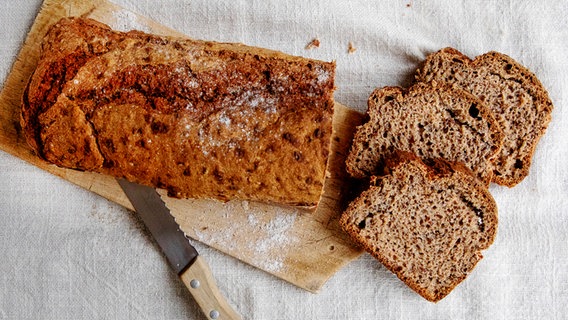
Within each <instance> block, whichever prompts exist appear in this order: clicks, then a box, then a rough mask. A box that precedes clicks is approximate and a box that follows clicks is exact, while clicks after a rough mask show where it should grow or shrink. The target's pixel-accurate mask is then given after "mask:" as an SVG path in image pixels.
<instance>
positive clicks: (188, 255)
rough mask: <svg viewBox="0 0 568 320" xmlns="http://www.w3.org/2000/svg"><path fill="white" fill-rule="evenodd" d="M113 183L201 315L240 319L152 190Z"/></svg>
mask: <svg viewBox="0 0 568 320" xmlns="http://www.w3.org/2000/svg"><path fill="white" fill-rule="evenodd" d="M117 181H118V184H119V185H120V187H121V188H122V190H123V191H124V193H125V194H126V196H127V197H128V199H129V200H130V202H131V203H132V206H133V207H134V209H135V210H136V212H137V213H138V215H139V216H140V218H141V219H142V221H143V222H144V224H145V225H146V227H147V228H148V230H149V231H150V233H151V234H152V236H153V237H154V239H155V240H156V242H157V243H158V246H159V247H160V249H161V250H162V251H163V253H164V255H165V256H166V258H167V259H168V262H169V263H170V265H171V266H172V268H173V269H174V271H175V272H176V273H177V275H178V276H179V277H180V278H181V280H182V281H183V283H184V284H185V286H186V287H187V288H188V289H189V292H190V293H191V294H192V295H193V297H194V299H195V300H196V302H197V304H198V305H199V307H200V308H201V310H202V311H203V313H204V314H205V316H206V317H207V318H208V319H241V317H240V315H239V314H238V313H237V312H236V311H235V310H234V309H233V308H232V307H231V306H230V305H229V303H228V302H227V301H226V300H225V298H224V297H223V295H222V294H221V292H220V291H219V288H218V287H217V284H216V283H215V280H214V278H213V275H212V273H211V269H210V268H209V266H208V265H207V263H206V262H205V260H204V259H202V258H201V256H199V254H198V253H197V250H195V248H194V247H193V246H192V245H191V244H190V243H189V239H188V238H187V237H186V236H185V234H184V233H183V231H181V230H180V228H179V225H178V224H177V223H176V222H175V220H174V218H173V216H172V215H171V214H170V210H169V209H168V208H167V207H166V204H165V203H164V201H163V200H162V198H161V197H160V195H159V194H158V193H157V192H156V190H155V189H154V188H152V187H148V186H144V185H140V184H137V183H133V182H130V181H128V180H125V179H117Z"/></svg>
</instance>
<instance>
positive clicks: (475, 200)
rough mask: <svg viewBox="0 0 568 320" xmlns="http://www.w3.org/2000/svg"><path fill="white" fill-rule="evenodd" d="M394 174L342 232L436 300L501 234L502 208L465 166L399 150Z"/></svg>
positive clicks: (355, 210)
mask: <svg viewBox="0 0 568 320" xmlns="http://www.w3.org/2000/svg"><path fill="white" fill-rule="evenodd" d="M385 173H386V175H384V176H380V177H377V176H373V177H372V181H371V186H370V187H369V188H368V189H367V190H365V191H364V192H363V193H362V194H361V195H360V196H359V197H358V198H357V199H355V200H354V201H353V202H351V203H350V204H349V206H348V208H347V209H346V211H345V212H344V213H343V215H342V216H341V219H340V224H341V226H342V228H343V229H344V230H345V231H346V232H347V233H348V234H349V235H350V236H351V237H352V238H353V240H354V241H355V242H356V243H358V244H359V245H361V246H362V247H363V248H364V249H365V250H366V251H367V252H369V253H370V254H371V255H373V256H374V257H375V258H377V259H378V260H379V261H380V262H381V263H382V264H383V265H384V266H385V267H386V268H387V269H389V270H390V271H392V272H393V273H395V274H396V275H397V276H398V277H399V278H400V279H401V280H402V281H404V282H405V283H406V284H407V285H408V286H409V287H410V288H412V289H413V290H414V291H416V292H417V293H418V294H420V295H421V296H423V297H424V298H426V299H427V300H429V301H433V302H437V301H439V300H441V299H442V298H444V297H445V296H446V295H447V294H449V293H450V292H451V291H452V290H453V289H454V288H455V287H456V286H457V285H458V284H459V283H460V282H462V281H463V280H464V279H465V278H466V277H467V275H468V274H469V273H470V272H471V271H472V270H473V269H474V267H475V265H476V264H477V263H478V262H479V260H481V258H482V257H483V256H482V254H481V250H484V249H487V248H488V247H489V246H490V245H491V244H492V243H493V241H494V239H495V236H496V232H497V223H498V221H497V220H498V218H497V205H496V204H495V201H494V199H493V197H492V196H491V194H490V193H489V191H488V190H487V188H486V187H485V186H484V185H483V184H481V183H480V182H479V180H478V179H476V178H474V177H473V175H472V174H471V172H470V171H469V170H468V169H467V168H465V167H464V166H462V165H461V164H459V163H450V162H447V161H445V160H442V159H434V160H430V162H429V165H426V164H425V163H423V162H422V161H421V160H420V159H419V158H418V157H416V156H415V155H413V154H411V153H406V152H399V151H395V153H394V154H393V157H391V158H389V159H388V161H386V171H385Z"/></svg>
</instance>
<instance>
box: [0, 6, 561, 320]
mask: <svg viewBox="0 0 568 320" xmlns="http://www.w3.org/2000/svg"><path fill="white" fill-rule="evenodd" d="M114 2H115V3H116V4H119V5H121V6H123V7H125V8H128V9H130V10H133V11H135V12H138V13H140V14H142V15H145V16H148V17H150V18H152V19H154V20H156V21H158V22H160V23H162V24H165V25H167V26H170V27H172V28H174V29H176V30H178V31H181V32H183V33H185V34H187V35H189V36H190V37H193V38H198V39H205V40H215V41H223V42H242V43H245V44H248V45H254V46H260V47H266V48H270V49H275V50H280V51H283V52H286V53H289V54H293V55H302V56H306V57H312V58H317V59H322V60H327V61H331V60H335V61H336V62H337V77H336V84H337V91H336V95H335V97H336V100H337V101H339V102H341V103H343V104H345V105H348V106H350V107H352V108H354V109H357V110H360V111H364V110H365V109H366V99H367V97H368V96H369V94H370V93H371V91H372V90H373V89H374V88H375V87H380V86H386V85H401V86H406V85H408V84H409V83H410V82H411V80H412V77H413V72H414V71H415V69H416V68H417V67H418V64H419V63H420V61H422V60H423V59H424V58H425V56H426V55H427V54H429V53H431V52H434V51H436V50H438V49H440V48H443V47H446V46H452V47H455V48H456V49H458V50H460V51H462V52H463V53H465V54H466V55H469V56H471V57H474V56H476V55H479V54H483V53H485V52H487V51H491V50H496V51H500V52H503V53H505V54H508V55H510V56H511V57H513V58H514V59H516V60H517V61H519V62H521V63H522V64H524V65H525V66H527V67H528V68H529V69H531V70H532V71H533V72H534V73H535V74H536V75H537V76H538V77H539V79H540V80H541V81H542V83H543V84H544V85H545V87H546V88H547V89H548V92H549V94H550V97H551V99H552V101H553V103H554V106H555V108H554V111H553V113H552V117H553V120H552V122H551V124H550V126H549V128H548V131H547V133H546V135H545V136H544V138H543V139H542V140H541V142H540V143H539V145H538V147H537V150H536V154H535V157H534V162H533V165H532V167H531V171H530V175H529V176H528V177H527V178H526V179H525V180H524V181H523V182H522V183H521V184H519V185H518V186H516V187H515V188H512V189H509V188H506V187H500V186H496V185H492V186H491V187H490V191H491V192H492V194H493V196H494V197H495V199H496V202H497V204H498V208H499V229H498V235H497V238H496V241H495V243H494V244H493V246H492V247H490V248H489V249H488V250H486V251H485V252H484V256H485V258H484V259H483V260H481V262H480V263H479V264H478V266H477V267H476V268H475V270H474V271H473V273H472V274H471V275H470V276H469V277H468V278H467V279H466V280H465V281H464V282H463V283H461V284H460V285H459V286H458V287H457V288H456V289H455V290H454V291H453V292H452V293H451V294H450V295H449V296H447V297H446V298H445V299H443V300H442V301H440V302H439V303H437V304H433V303H430V302H427V301H426V300H424V299H423V298H421V297H420V296H418V295H417V294H415V293H414V292H413V291H411V290H410V289H408V288H407V287H406V286H405V285H404V284H403V283H402V282H401V281H399V280H398V279H397V278H396V277H395V276H394V275H393V274H392V273H390V272H389V271H388V270H386V269H385V268H384V267H383V266H382V265H381V264H380V263H379V262H378V261H376V260H375V259H373V258H371V257H370V256H369V255H367V254H364V255H363V256H362V257H361V258H359V259H358V260H356V261H354V262H353V263H351V264H349V265H348V266H346V267H345V268H344V269H342V270H341V271H340V272H338V273H337V274H336V275H335V276H334V277H332V278H331V279H330V280H329V282H328V283H326V285H325V286H324V287H323V288H322V290H321V292H319V293H318V294H312V293H309V292H307V291H304V290H302V289H299V288H297V287H295V286H293V285H291V284H289V283H286V282H284V281H282V280H280V279H277V278H275V277H273V276H270V275H268V274H266V273H265V272H262V271H260V270H258V269H255V268H252V267H250V266H248V265H246V264H244V263H242V262H240V261H238V260H236V259H234V258H231V257H229V256H226V255H224V254H222V253H219V252H217V251H215V250H213V249H210V248H208V247H207V246H205V245H202V244H199V243H196V247H197V249H198V250H199V251H200V253H201V254H202V256H204V257H205V258H206V260H207V261H208V262H209V263H210V265H211V267H212V270H213V273H214V275H215V277H216V279H217V282H218V284H219V287H220V289H221V291H223V292H224V294H225V295H226V296H227V297H228V299H229V301H230V303H231V304H232V305H234V306H235V308H236V309H237V310H238V311H239V312H240V313H241V314H242V315H243V316H244V318H245V319H564V318H566V317H567V316H566V315H567V314H568V236H567V235H568V217H567V213H568V212H567V211H568V210H567V208H568V129H567V128H568V102H567V101H566V100H565V97H566V94H567V93H568V80H567V74H568V54H567V52H568V19H567V18H566V17H567V16H568V2H566V1H563V0H558V1H552V0H550V1H530V0H529V1H524V0H523V1H496V0H485V1H465V0H464V1H455V0H447V1H443V0H432V1H419V0H405V1H394V0H389V1H339V0H325V1H323V0H322V1H305V0H293V1H276V0H267V1H239V0H231V1H208V0H193V1H182V0H166V1H149V0H142V1H134V0H115V1H114ZM40 5H41V1H40V0H33V1H32V0H30V1H8V0H2V1H1V2H0V83H3V82H4V81H5V79H6V77H7V75H8V73H9V71H10V68H11V66H12V64H13V62H14V60H15V57H16V55H17V53H18V51H19V49H20V47H21V45H22V43H23V41H24V39H25V36H26V33H27V31H28V30H29V28H30V26H31V24H32V22H33V20H34V18H35V16H36V14H37V12H38V10H39V7H40ZM127 27H131V26H125V28H127ZM316 38H317V39H319V41H320V45H319V47H317V48H312V49H306V45H307V44H308V43H309V42H310V41H311V40H312V39H316ZM349 43H351V44H352V48H353V49H355V51H354V52H351V53H350V52H349V50H348V49H349ZM39 318H43V319H74V320H80V319H202V315H201V314H200V312H199V309H198V307H197V305H196V303H195V302H193V300H192V299H191V297H190V295H189V294H188V292H187V290H186V289H185V287H184V286H183V285H182V283H181V282H180V281H179V279H178V278H177V277H176V276H175V275H174V274H173V273H172V272H171V270H170V269H169V267H168V265H167V263H166V260H165V258H164V257H163V255H162V254H161V253H160V251H159V248H158V247H157V246H156V245H155V243H154V242H153V240H152V239H151V238H150V237H149V235H148V233H147V230H146V229H145V228H144V227H143V225H142V224H141V223H140V221H139V220H138V218H137V216H136V215H135V214H134V213H132V212H129V211H127V210H125V209H123V208H122V207H120V206H118V205H115V204H113V203H110V202H109V201H107V200H105V199H103V198H101V197H99V196H96V195H94V194H92V193H90V192H88V191H86V190H83V189H81V188H79V187H76V186H74V185H72V184H70V183H68V182H66V181H64V180H62V179H60V178H57V177H55V176H52V175H50V174H48V173H45V172H43V171H42V170H40V169H38V168H36V167H33V166H31V165H29V164H27V163H25V162H24V161H22V160H20V159H18V158H15V157H13V156H11V155H9V154H7V153H5V152H0V319H39Z"/></svg>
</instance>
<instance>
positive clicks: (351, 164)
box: [346, 83, 503, 184]
mask: <svg viewBox="0 0 568 320" xmlns="http://www.w3.org/2000/svg"><path fill="white" fill-rule="evenodd" d="M367 116H368V121H367V122H366V123H364V124H363V125H361V126H359V127H358V128H357V131H356V133H355V137H354V139H353V144H352V147H351V150H350V153H349V155H348V157H347V163H346V165H347V171H348V172H349V173H350V174H351V175H352V176H354V177H356V178H363V177H368V176H370V175H373V174H376V173H378V172H380V170H381V167H382V166H383V165H384V161H385V160H386V159H388V158H389V157H390V154H391V153H392V152H393V151H394V150H395V149H398V150H402V151H408V152H412V153H414V154H416V155H418V156H419V157H421V158H425V159H427V158H444V159H447V160H449V161H459V162H463V163H464V164H465V165H466V166H467V167H468V168H469V169H470V170H472V171H473V172H474V173H475V174H476V176H477V177H478V178H479V179H481V180H482V181H483V182H484V183H485V184H489V182H490V181H491V177H492V174H493V166H492V163H491V161H490V159H491V158H492V157H493V156H494V155H495V154H497V152H498V151H499V149H500V148H501V144H502V140H503V134H502V132H501V130H500V129H499V126H498V124H497V122H496V121H495V119H494V118H493V116H492V114H491V112H490V110H489V109H488V108H487V107H486V106H485V105H484V104H483V103H482V102H481V101H480V100H479V99H477V98H476V97H474V96H473V95H471V94H470V93H468V92H466V91H464V90H461V89H459V88H453V87H451V86H449V85H446V84H442V83H438V84H437V83H417V84H415V85H414V86H412V87H410V88H407V89H403V88H400V87H384V88H380V89H376V90H375V91H374V92H373V93H372V94H371V96H370V98H369V101H368V110H367Z"/></svg>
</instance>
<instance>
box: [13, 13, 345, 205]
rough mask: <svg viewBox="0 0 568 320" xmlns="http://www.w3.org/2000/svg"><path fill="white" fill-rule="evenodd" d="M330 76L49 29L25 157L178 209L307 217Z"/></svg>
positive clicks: (216, 49)
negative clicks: (286, 212) (91, 175)
mask: <svg viewBox="0 0 568 320" xmlns="http://www.w3.org/2000/svg"><path fill="white" fill-rule="evenodd" d="M334 77H335V64H334V63H328V62H322V61H317V60H312V59H305V58H301V57H294V56H289V55H286V54H283V53H280V52H276V51H271V50H266V49H260V48H254V47H248V46H245V45H241V44H226V43H216V42H206V41H197V40H188V39H179V38H172V37H163V36H156V35H150V34H146V33H142V32H139V31H132V32H127V33H124V32H117V31H113V30H111V29H110V28H109V27H108V26H106V25H104V24H102V23H99V22H96V21H94V20H90V19H82V18H65V19H62V20H61V21H59V22H58V23H57V24H55V25H54V26H52V27H51V29H50V30H49V32H48V33H47V35H46V37H45V40H44V42H43V45H42V52H41V59H40V62H39V65H38V67H37V69H36V71H35V72H34V74H33V76H32V77H31V79H30V81H29V83H28V86H27V88H26V90H25V94H24V96H23V104H22V113H21V115H22V117H21V125H22V128H23V132H24V134H25V137H26V139H27V141H28V143H29V145H30V146H31V147H32V149H33V150H34V151H35V152H36V153H37V154H38V155H39V156H40V157H42V158H44V159H46V160H48V161H50V162H52V163H54V164H56V165H58V166H62V167H68V168H75V169H79V170H88V171H95V172H100V173H104V174H109V175H112V176H115V177H124V178H127V179H129V180H131V181H135V182H138V183H142V184H147V185H151V186H155V187H159V188H164V189H167V190H168V193H169V195H171V196H175V197H180V198H187V197H189V198H216V199H220V200H229V199H247V200H256V201H264V202H276V203H282V204H287V205H296V206H308V207H310V206H312V207H313V206H315V205H317V203H318V201H319V198H320V196H321V193H322V189H323V183H324V179H325V175H326V164H327V159H328V155H329V148H330V142H331V141H330V139H331V133H332V116H333V104H334V102H333V91H334V89H335V88H334Z"/></svg>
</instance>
